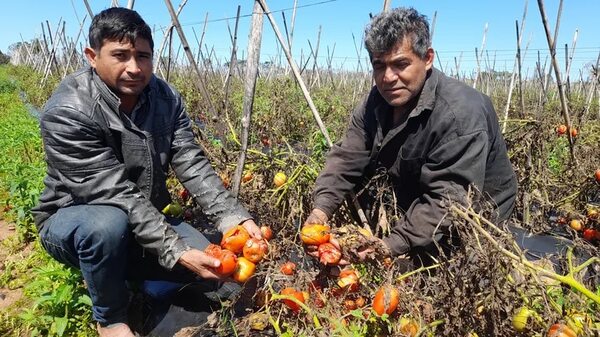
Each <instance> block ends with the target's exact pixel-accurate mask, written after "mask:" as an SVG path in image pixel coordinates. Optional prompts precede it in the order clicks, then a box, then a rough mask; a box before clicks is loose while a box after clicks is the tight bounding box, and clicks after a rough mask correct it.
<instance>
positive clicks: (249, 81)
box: [231, 0, 263, 197]
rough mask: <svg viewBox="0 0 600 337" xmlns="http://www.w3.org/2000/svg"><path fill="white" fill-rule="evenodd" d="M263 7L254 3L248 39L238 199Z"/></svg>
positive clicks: (235, 192) (235, 180) (235, 187)
mask: <svg viewBox="0 0 600 337" xmlns="http://www.w3.org/2000/svg"><path fill="white" fill-rule="evenodd" d="M262 27H263V7H261V4H260V3H259V1H258V0H255V1H254V9H253V10H252V23H251V28H250V35H249V37H248V59H247V60H246V75H245V77H246V78H245V81H244V82H245V84H244V100H243V103H242V137H241V139H240V141H241V143H242V148H241V149H240V155H239V157H238V162H237V167H236V170H235V174H234V176H233V184H232V191H231V192H232V194H233V195H234V196H235V197H237V196H238V195H239V192H240V183H241V181H242V172H243V171H244V162H245V161H246V150H247V149H248V136H249V134H250V120H251V117H252V106H253V104H254V91H255V88H256V78H257V77H258V65H259V63H260V45H261V40H262Z"/></svg>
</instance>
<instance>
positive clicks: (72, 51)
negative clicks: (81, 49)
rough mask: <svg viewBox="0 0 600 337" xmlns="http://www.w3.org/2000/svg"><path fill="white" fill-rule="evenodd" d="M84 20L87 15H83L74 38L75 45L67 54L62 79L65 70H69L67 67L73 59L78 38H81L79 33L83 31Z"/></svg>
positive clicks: (65, 72)
mask: <svg viewBox="0 0 600 337" xmlns="http://www.w3.org/2000/svg"><path fill="white" fill-rule="evenodd" d="M86 19H87V15H84V16H83V21H81V23H80V24H79V32H78V33H77V38H75V43H74V44H73V48H72V49H71V52H70V53H69V58H68V60H67V66H66V67H65V71H64V73H63V77H65V76H66V75H67V70H68V69H69V66H70V65H71V59H72V58H73V55H74V54H75V48H76V47H77V42H79V37H80V36H81V32H82V31H83V25H84V24H85V20H86Z"/></svg>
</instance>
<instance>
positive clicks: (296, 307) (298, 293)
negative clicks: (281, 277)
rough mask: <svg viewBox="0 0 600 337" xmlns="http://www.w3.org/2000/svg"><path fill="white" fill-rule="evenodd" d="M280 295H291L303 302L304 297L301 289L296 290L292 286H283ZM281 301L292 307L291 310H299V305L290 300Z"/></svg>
mask: <svg viewBox="0 0 600 337" xmlns="http://www.w3.org/2000/svg"><path fill="white" fill-rule="evenodd" d="M281 295H287V296H292V297H294V298H295V299H297V300H298V301H300V302H302V303H304V301H305V298H304V294H303V293H302V292H301V291H298V290H296V289H294V288H285V289H283V290H282V291H281ZM283 303H284V304H285V305H287V306H288V308H290V309H292V311H293V312H298V311H300V305H299V304H298V303H296V302H294V301H292V300H283Z"/></svg>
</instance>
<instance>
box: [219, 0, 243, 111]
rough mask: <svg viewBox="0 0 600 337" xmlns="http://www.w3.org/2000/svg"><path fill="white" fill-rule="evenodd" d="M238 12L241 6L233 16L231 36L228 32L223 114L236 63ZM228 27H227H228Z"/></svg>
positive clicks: (225, 109)
mask: <svg viewBox="0 0 600 337" xmlns="http://www.w3.org/2000/svg"><path fill="white" fill-rule="evenodd" d="M240 10H241V6H240V5H238V7H237V14H236V15H235V27H234V29H233V34H231V32H230V37H231V57H230V58H229V67H228V69H227V75H226V77H225V85H224V88H223V90H224V91H225V97H224V98H223V109H224V111H225V113H227V107H228V106H229V104H228V102H229V89H230V83H231V77H232V72H233V70H234V68H233V67H234V65H235V64H236V63H237V33H238V24H239V22H240ZM228 27H229V26H228Z"/></svg>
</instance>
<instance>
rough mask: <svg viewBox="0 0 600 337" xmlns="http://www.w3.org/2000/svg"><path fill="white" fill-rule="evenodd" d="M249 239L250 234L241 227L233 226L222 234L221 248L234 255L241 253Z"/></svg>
mask: <svg viewBox="0 0 600 337" xmlns="http://www.w3.org/2000/svg"><path fill="white" fill-rule="evenodd" d="M248 239H250V234H248V231H247V230H246V228H244V227H243V226H235V227H233V228H232V229H230V230H228V231H227V232H225V234H223V239H222V240H221V247H223V248H225V249H228V250H230V251H232V252H234V253H236V254H239V253H241V252H242V251H243V249H244V245H245V244H246V241H248Z"/></svg>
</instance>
